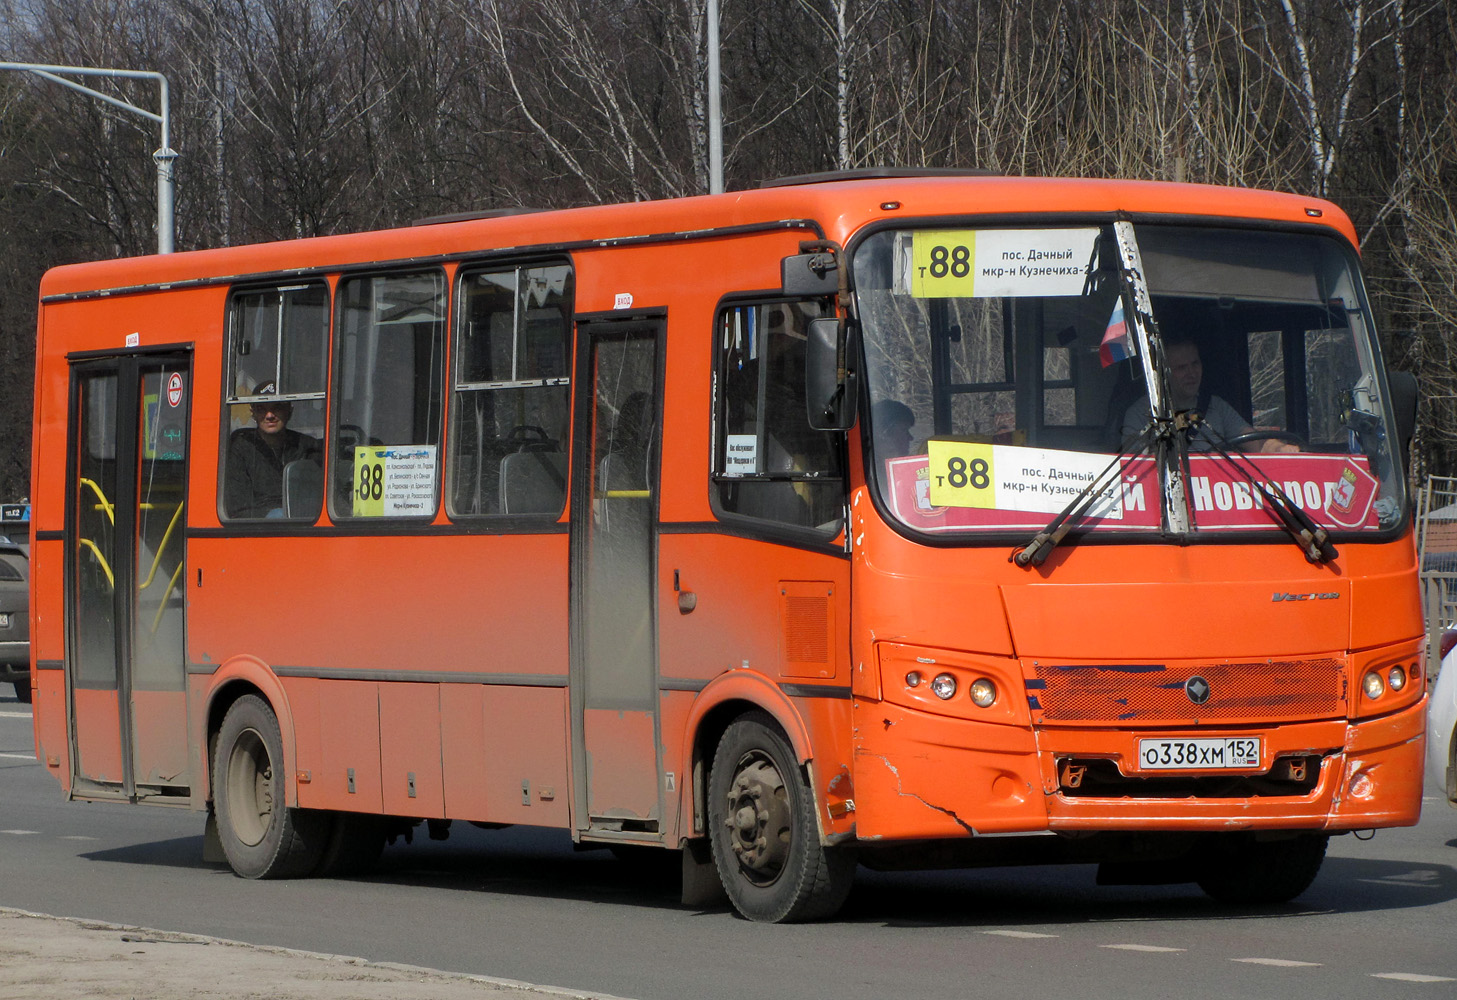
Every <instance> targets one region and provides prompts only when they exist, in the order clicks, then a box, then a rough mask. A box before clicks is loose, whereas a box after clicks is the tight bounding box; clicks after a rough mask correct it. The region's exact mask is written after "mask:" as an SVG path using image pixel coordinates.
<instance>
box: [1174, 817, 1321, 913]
mask: <svg viewBox="0 0 1457 1000" xmlns="http://www.w3.org/2000/svg"><path fill="white" fill-rule="evenodd" d="M1329 839H1330V838H1329V837H1327V836H1326V835H1325V834H1323V833H1303V834H1299V835H1297V836H1294V837H1290V838H1288V839H1285V840H1255V839H1253V838H1246V837H1238V838H1236V839H1231V840H1228V841H1225V842H1224V843H1221V844H1220V845H1219V846H1218V847H1217V848H1216V849H1215V851H1214V853H1213V856H1212V857H1210V858H1209V859H1208V860H1207V861H1205V862H1203V863H1202V864H1201V866H1200V869H1199V870H1200V876H1199V879H1198V882H1199V888H1201V889H1203V890H1204V891H1205V893H1207V894H1208V895H1209V896H1210V897H1211V898H1213V899H1217V900H1219V901H1220V902H1221V903H1245V904H1249V903H1288V902H1290V900H1292V899H1294V898H1295V897H1296V896H1298V895H1300V894H1301V893H1302V892H1304V891H1305V890H1306V889H1309V888H1310V884H1311V883H1312V882H1314V881H1315V876H1316V875H1317V874H1319V872H1320V866H1321V863H1322V862H1324V861H1325V848H1326V842H1327V841H1328V840H1329Z"/></svg>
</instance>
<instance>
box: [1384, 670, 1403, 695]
mask: <svg viewBox="0 0 1457 1000" xmlns="http://www.w3.org/2000/svg"><path fill="white" fill-rule="evenodd" d="M1386 683H1387V686H1389V687H1390V688H1391V690H1393V691H1400V690H1401V689H1402V688H1404V687H1406V668H1405V667H1401V666H1395V667H1392V668H1391V671H1390V672H1389V673H1388V674H1387V675H1386Z"/></svg>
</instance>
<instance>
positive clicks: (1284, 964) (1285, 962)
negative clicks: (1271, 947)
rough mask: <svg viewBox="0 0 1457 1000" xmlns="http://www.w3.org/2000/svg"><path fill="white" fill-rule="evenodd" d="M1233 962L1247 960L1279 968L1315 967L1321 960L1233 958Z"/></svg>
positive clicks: (1250, 962)
mask: <svg viewBox="0 0 1457 1000" xmlns="http://www.w3.org/2000/svg"><path fill="white" fill-rule="evenodd" d="M1230 961H1231V962H1247V963H1249V964H1250V965H1273V966H1275V967H1276V968H1279V969H1314V968H1318V967H1319V966H1320V963H1319V962H1297V961H1295V959H1293V958H1231V959H1230Z"/></svg>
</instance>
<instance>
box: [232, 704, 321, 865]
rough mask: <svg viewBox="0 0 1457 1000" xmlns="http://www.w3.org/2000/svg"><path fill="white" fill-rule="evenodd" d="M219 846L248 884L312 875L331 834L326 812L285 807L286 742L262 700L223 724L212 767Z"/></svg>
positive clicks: (238, 708) (237, 707) (240, 707)
mask: <svg viewBox="0 0 1457 1000" xmlns="http://www.w3.org/2000/svg"><path fill="white" fill-rule="evenodd" d="M212 788H213V800H214V803H215V808H216V811H217V820H218V839H219V840H220V841H221V842H222V845H223V854H224V855H225V856H226V857H227V859H228V864H229V865H230V866H231V867H232V869H233V871H235V872H236V873H238V874H239V875H241V876H243V877H244V878H296V877H298V876H301V875H307V874H309V872H311V871H313V870H314V868H315V867H317V865H318V863H319V859H320V857H321V856H322V854H323V850H324V846H325V842H326V838H327V836H328V833H329V817H328V814H326V813H320V812H313V811H310V810H306V809H290V808H288V806H286V805H285V804H284V797H283V796H284V780H283V736H282V734H281V733H280V731H279V728H278V718H277V717H276V716H275V715H274V714H273V710H272V709H271V708H269V707H268V703H267V702H265V701H264V700H263V699H262V698H259V697H258V696H257V695H251V694H250V695H244V696H243V697H241V698H239V699H238V700H237V701H235V702H234V703H233V705H232V707H231V708H229V709H228V714H227V715H226V716H224V717H223V725H222V728H221V729H220V730H219V731H218V741H217V756H216V757H215V758H214V760H213V785H212Z"/></svg>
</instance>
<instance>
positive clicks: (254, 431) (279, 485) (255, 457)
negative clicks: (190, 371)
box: [219, 282, 329, 524]
mask: <svg viewBox="0 0 1457 1000" xmlns="http://www.w3.org/2000/svg"><path fill="white" fill-rule="evenodd" d="M228 316H229V319H228V359H229V371H228V391H227V394H226V399H225V402H224V406H225V408H226V413H225V414H224V420H223V424H224V426H225V427H227V428H228V441H227V454H226V458H225V460H224V461H223V463H222V466H223V483H222V489H221V491H220V492H219V497H220V500H221V502H220V504H219V507H220V508H221V510H220V511H219V513H220V514H221V515H222V516H223V517H224V518H226V519H229V520H239V519H250V518H284V519H287V520H294V521H303V522H307V523H310V524H311V523H313V522H314V521H315V520H317V518H318V516H319V511H320V510H321V509H322V507H323V499H324V494H323V468H322V462H323V437H324V397H325V386H326V384H327V370H326V369H327V363H328V343H329V290H328V287H327V286H326V285H325V284H324V283H323V282H308V283H305V284H295V285H283V286H275V287H270V288H254V289H247V290H240V291H237V292H234V293H233V295H232V297H231V298H230V300H229V309H228Z"/></svg>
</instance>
